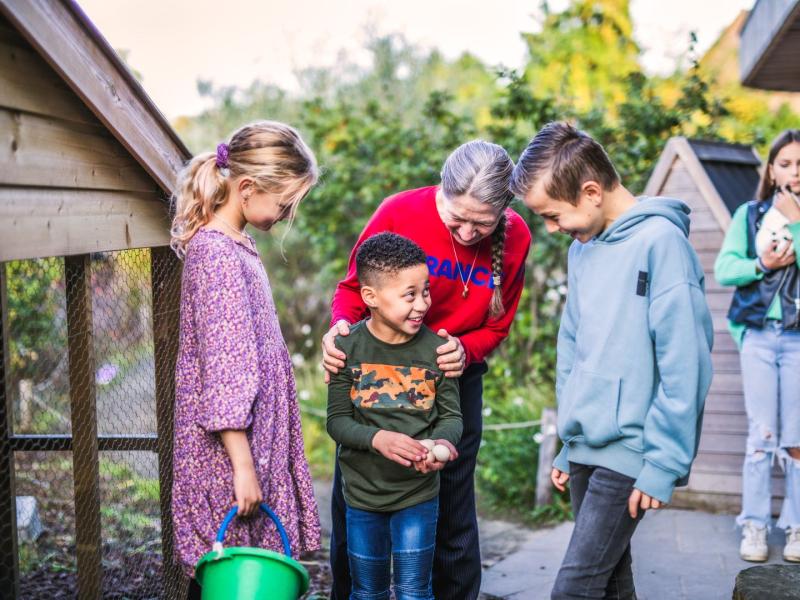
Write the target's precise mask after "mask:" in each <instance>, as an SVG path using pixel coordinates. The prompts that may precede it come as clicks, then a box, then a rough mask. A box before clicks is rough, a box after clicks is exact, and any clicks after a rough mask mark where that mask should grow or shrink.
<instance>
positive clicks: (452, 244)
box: [450, 232, 483, 298]
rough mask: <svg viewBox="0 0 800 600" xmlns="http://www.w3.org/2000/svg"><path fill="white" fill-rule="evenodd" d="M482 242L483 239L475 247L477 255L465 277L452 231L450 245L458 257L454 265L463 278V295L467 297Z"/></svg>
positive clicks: (454, 254)
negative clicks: (459, 263) (459, 262)
mask: <svg viewBox="0 0 800 600" xmlns="http://www.w3.org/2000/svg"><path fill="white" fill-rule="evenodd" d="M481 244H483V240H481V241H480V242H478V247H477V248H476V249H475V257H474V258H473V259H472V266H470V268H469V273H467V276H466V277H464V272H463V271H462V270H461V268H460V267H459V266H458V253H457V252H456V243H455V242H454V241H453V233H452V232H450V246H451V247H452V248H453V256H454V257H455V259H456V264H455V266H454V268H455V270H456V271H457V272H458V276H459V277H460V278H461V284H462V285H463V286H464V291H463V292H461V297H462V298H466V297H467V294H469V283H468V282H469V278H470V277H472V270H473V269H474V268H475V261H477V260H478V253H479V252H480V251H481Z"/></svg>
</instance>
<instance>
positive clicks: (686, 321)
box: [512, 123, 713, 600]
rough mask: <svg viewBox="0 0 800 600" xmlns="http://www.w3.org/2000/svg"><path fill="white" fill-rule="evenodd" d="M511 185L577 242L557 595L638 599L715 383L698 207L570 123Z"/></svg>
mask: <svg viewBox="0 0 800 600" xmlns="http://www.w3.org/2000/svg"><path fill="white" fill-rule="evenodd" d="M512 190H513V191H514V193H515V194H516V195H518V196H520V197H521V198H523V200H524V202H525V204H526V205H527V206H528V208H530V209H531V210H533V211H534V212H535V213H537V214H539V215H540V216H541V217H543V218H544V221H545V226H546V228H547V231H548V233H555V232H560V233H564V234H567V235H570V236H572V238H573V239H574V240H575V241H574V242H573V243H572V245H571V246H570V249H569V258H568V294H567V301H566V305H565V307H564V312H563V315H562V317H561V325H560V329H559V333H558V347H557V350H558V360H557V375H556V397H557V399H558V433H559V436H560V437H561V440H562V441H563V443H564V446H563V449H562V451H561V453H560V454H559V455H558V456H557V457H556V459H555V461H554V464H553V470H552V473H551V478H552V480H553V483H554V485H555V486H556V487H557V488H558V489H560V490H562V491H563V490H564V485H565V484H566V483H567V481H569V484H570V492H571V493H570V495H571V501H572V506H573V512H574V513H575V529H574V531H573V534H572V538H571V540H570V543H569V547H568V549H567V553H566V556H565V557H564V562H563V563H562V565H561V569H560V571H559V573H558V577H557V578H556V583H555V586H554V588H553V591H552V595H551V598H553V599H554V600H555V599H558V600H561V599H567V598H569V599H574V598H615V599H617V598H619V599H622V598H625V599H633V598H635V597H636V594H635V591H634V585H633V572H632V569H631V564H632V563H631V552H630V540H631V537H632V535H633V532H634V530H635V529H636V525H637V523H638V522H639V520H640V519H641V517H642V516H643V514H644V511H645V510H648V509H655V508H659V507H661V506H663V505H664V504H667V503H668V502H669V501H670V499H671V496H672V491H673V489H674V488H675V486H676V485H685V484H686V481H687V479H688V475H689V469H690V467H691V464H692V461H693V460H694V457H695V455H696V453H697V445H698V441H699V437H700V430H701V425H702V417H703V404H704V401H705V397H706V394H707V392H708V388H709V385H710V383H711V374H712V372H711V345H712V340H713V328H712V323H711V316H710V314H709V310H708V305H707V304H706V300H705V295H704V291H703V280H704V277H703V269H702V267H701V266H700V263H699V261H698V258H697V255H696V254H695V252H694V250H693V249H692V247H691V245H690V244H689V240H688V236H689V208H688V207H687V206H686V205H685V204H684V203H682V202H680V201H678V200H673V199H669V198H656V197H652V198H651V197H640V198H636V197H634V196H633V195H632V194H631V193H630V192H629V191H628V190H627V189H625V187H624V186H623V185H622V184H621V182H620V179H619V175H618V174H617V172H616V170H615V169H614V166H613V164H612V163H611V161H610V159H609V158H608V155H607V154H606V152H605V150H604V149H603V147H602V146H601V145H600V144H598V143H597V142H596V141H595V140H593V139H592V138H591V137H590V136H588V135H587V134H586V133H584V132H582V131H578V130H577V129H575V128H574V127H572V126H570V125H568V124H566V123H550V124H549V125H547V126H545V127H544V128H543V129H542V130H541V131H540V132H539V133H538V134H537V135H536V137H535V138H534V139H533V140H532V141H531V143H530V144H529V145H528V147H527V148H526V149H525V151H524V152H523V153H522V156H520V159H519V162H518V163H517V166H516V168H515V169H514V174H513V178H512Z"/></svg>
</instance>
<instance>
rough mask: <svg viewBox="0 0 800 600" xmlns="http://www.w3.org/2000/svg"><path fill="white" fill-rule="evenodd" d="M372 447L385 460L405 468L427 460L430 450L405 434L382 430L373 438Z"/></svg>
mask: <svg viewBox="0 0 800 600" xmlns="http://www.w3.org/2000/svg"><path fill="white" fill-rule="evenodd" d="M372 447H373V448H375V450H377V451H378V452H380V453H381V454H382V455H383V457H384V458H388V459H389V460H391V461H393V462H396V463H397V464H399V465H403V466H404V467H410V466H411V465H412V463H416V462H419V461H421V460H425V456H426V453H427V452H428V449H427V448H425V446H423V445H422V444H420V443H419V442H418V441H417V440H415V439H414V438H412V437H410V436H408V435H406V434H405V433H397V432H396V431H387V430H386V429H381V430H380V431H378V433H376V434H375V435H374V436H373V438H372Z"/></svg>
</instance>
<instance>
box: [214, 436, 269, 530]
mask: <svg viewBox="0 0 800 600" xmlns="http://www.w3.org/2000/svg"><path fill="white" fill-rule="evenodd" d="M220 436H221V437H222V445H223V446H225V451H226V452H227V453H228V457H229V458H230V460H231V467H232V468H233V495H234V497H235V498H236V504H237V505H238V507H239V512H238V513H237V514H238V515H240V516H243V517H249V516H250V515H252V514H253V513H255V512H256V511H257V510H258V505H259V504H261V501H262V500H263V499H264V496H263V495H262V494H261V485H260V484H259V483H258V476H257V475H256V468H255V466H254V464H253V454H252V452H250V443H249V442H248V441H247V434H246V433H245V432H244V431H239V430H235V429H228V430H225V431H223V432H221V433H220Z"/></svg>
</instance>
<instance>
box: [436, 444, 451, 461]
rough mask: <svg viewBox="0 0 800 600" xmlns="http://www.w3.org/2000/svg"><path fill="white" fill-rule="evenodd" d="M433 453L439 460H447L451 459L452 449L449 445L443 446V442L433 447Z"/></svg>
mask: <svg viewBox="0 0 800 600" xmlns="http://www.w3.org/2000/svg"><path fill="white" fill-rule="evenodd" d="M433 455H434V456H435V457H436V460H438V461H439V462H446V461H448V460H450V450H449V449H448V447H447V446H443V445H442V444H436V445H435V446H434V447H433Z"/></svg>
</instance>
